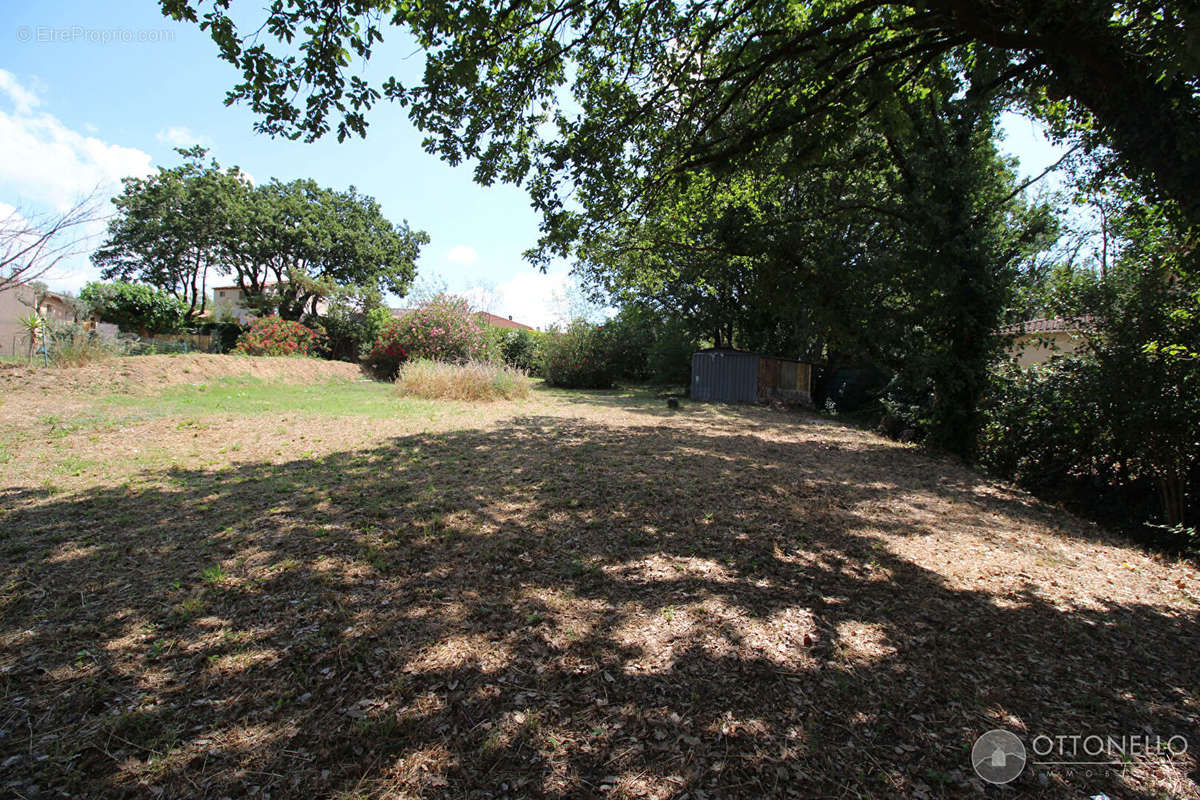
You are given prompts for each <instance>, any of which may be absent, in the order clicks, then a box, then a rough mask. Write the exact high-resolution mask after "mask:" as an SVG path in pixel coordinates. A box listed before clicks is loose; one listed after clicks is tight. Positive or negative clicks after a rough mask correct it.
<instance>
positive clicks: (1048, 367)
mask: <svg viewBox="0 0 1200 800" xmlns="http://www.w3.org/2000/svg"><path fill="white" fill-rule="evenodd" d="M1088 369H1089V365H1088V364H1087V363H1086V362H1084V361H1083V360H1081V359H1076V358H1056V359H1053V360H1051V361H1050V362H1048V363H1046V364H1042V365H1040V366H1039V367H1038V368H1037V369H1028V370H1023V369H1019V368H1017V367H1015V366H1013V365H1011V364H1004V365H1001V366H1000V367H999V368H998V369H996V370H994V371H993V372H992V374H991V376H990V377H991V380H990V385H989V390H988V393H987V395H986V396H985V399H984V402H983V404H982V407H981V409H980V410H981V412H982V413H981V415H982V425H981V427H980V431H979V437H978V458H979V462H980V464H981V465H983V466H984V467H986V468H987V469H988V470H989V471H991V472H993V473H995V474H997V475H1002V476H1004V477H1006V478H1011V479H1012V480H1014V481H1016V482H1017V483H1019V484H1021V485H1022V486H1023V487H1025V488H1027V489H1031V490H1034V491H1041V492H1050V493H1052V490H1054V489H1056V488H1061V487H1062V486H1063V485H1064V484H1065V483H1067V482H1069V481H1071V480H1072V479H1075V478H1085V477H1090V473H1091V472H1093V471H1094V470H1096V469H1098V468H1101V466H1102V465H1101V463H1100V459H1098V458H1097V456H1098V444H1099V443H1098V441H1097V434H1098V431H1096V430H1094V423H1095V416H1094V415H1093V414H1090V413H1088V409H1087V407H1086V406H1087V399H1086V384H1087V381H1086V380H1085V373H1086V371H1087V370H1088ZM1104 477H1105V478H1108V479H1110V480H1111V479H1112V477H1113V476H1111V475H1105V476H1104Z"/></svg>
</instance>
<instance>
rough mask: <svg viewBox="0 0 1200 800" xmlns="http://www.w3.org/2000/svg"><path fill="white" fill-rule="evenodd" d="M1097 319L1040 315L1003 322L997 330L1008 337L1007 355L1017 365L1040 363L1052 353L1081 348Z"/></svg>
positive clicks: (1068, 351) (1056, 354) (1072, 351)
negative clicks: (1015, 321)
mask: <svg viewBox="0 0 1200 800" xmlns="http://www.w3.org/2000/svg"><path fill="white" fill-rule="evenodd" d="M1098 323H1099V320H1098V319H1097V318H1096V317H1093V316H1090V315H1084V316H1080V317H1042V318H1039V319H1031V320H1026V321H1025V322H1017V323H1015V324H1012V325H1005V326H1004V327H1002V328H1001V329H1000V330H999V331H998V332H999V333H1000V335H1001V336H1006V337H1009V343H1008V353H1009V357H1010V358H1011V359H1012V360H1013V361H1016V362H1017V365H1018V366H1020V367H1032V366H1035V365H1037V364H1044V363H1045V362H1047V361H1049V360H1050V359H1051V358H1053V357H1054V356H1060V355H1070V354H1071V353H1074V352H1076V351H1077V350H1079V348H1081V347H1082V346H1083V345H1084V344H1085V342H1086V341H1087V337H1088V335H1089V334H1090V333H1092V332H1093V331H1095V330H1096V328H1097V327H1098Z"/></svg>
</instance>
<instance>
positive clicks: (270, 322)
mask: <svg viewBox="0 0 1200 800" xmlns="http://www.w3.org/2000/svg"><path fill="white" fill-rule="evenodd" d="M324 346H325V336H324V334H322V333H321V332H319V331H315V330H313V329H312V328H310V327H308V326H307V325H301V324H300V323H299V322H293V321H292V320H287V319H282V318H280V317H276V316H271V317H259V318H258V319H256V320H254V322H253V323H251V325H250V328H249V329H248V330H247V331H246V332H245V333H243V334H242V335H241V336H239V337H238V342H237V347H235V348H233V352H234V353H237V354H239V355H245V356H318V355H320V353H321V349H322V348H323V347H324Z"/></svg>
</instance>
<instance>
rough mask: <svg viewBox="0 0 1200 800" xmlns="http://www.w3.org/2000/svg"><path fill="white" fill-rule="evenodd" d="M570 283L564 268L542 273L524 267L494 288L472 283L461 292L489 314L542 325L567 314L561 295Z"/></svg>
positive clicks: (551, 323)
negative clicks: (510, 278)
mask: <svg viewBox="0 0 1200 800" xmlns="http://www.w3.org/2000/svg"><path fill="white" fill-rule="evenodd" d="M571 285H572V283H571V276H570V275H569V274H568V273H567V271H566V270H565V269H564V270H561V271H551V272H547V273H544V274H543V273H541V272H538V271H537V270H535V269H533V268H531V267H525V268H524V271H522V272H519V273H518V274H517V275H516V276H515V277H514V278H513V279H512V280H509V281H505V282H504V283H501V284H498V285H496V286H494V287H483V286H473V287H471V288H470V289H468V290H466V291H465V292H463V293H462V294H463V295H464V296H465V297H467V299H469V300H470V301H471V302H472V303H473V304H474V305H476V306H477V307H479V306H482V307H484V310H486V311H490V312H492V313H493V314H496V315H498V316H501V317H510V316H511V317H512V318H513V319H514V320H515V321H517V322H523V323H525V324H526V325H532V326H533V327H535V328H546V327H548V326H550V325H553V324H555V323H558V322H562V321H563V319H564V318H565V316H567V311H566V309H565V308H564V307H563V298H564V297H565V296H566V295H567V294H568V291H569V289H570V287H571Z"/></svg>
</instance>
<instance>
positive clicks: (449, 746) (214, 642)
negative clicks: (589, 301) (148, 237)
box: [0, 357, 1200, 800]
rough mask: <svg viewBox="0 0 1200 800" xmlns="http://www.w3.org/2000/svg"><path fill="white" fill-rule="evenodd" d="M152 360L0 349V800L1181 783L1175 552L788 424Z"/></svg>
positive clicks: (1040, 791)
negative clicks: (102, 362)
mask: <svg viewBox="0 0 1200 800" xmlns="http://www.w3.org/2000/svg"><path fill="white" fill-rule="evenodd" d="M189 358H192V359H193V360H192V361H189V360H186V359H180V360H173V359H170V358H166V357H159V358H158V359H157V360H151V361H138V360H136V359H132V358H130V359H123V360H121V361H120V362H119V363H120V365H121V368H122V369H125V370H128V371H129V374H127V375H124V376H117V377H114V376H113V375H112V374H111V373H107V372H103V371H98V372H97V374H96V375H93V376H88V375H84V374H82V373H76V372H71V371H55V370H44V371H36V372H32V373H31V372H29V371H28V370H23V369H12V370H0V392H3V394H2V395H0V397H2V402H0V462H3V463H0V468H2V469H3V475H4V481H3V484H2V485H0V795H4V796H12V797H25V798H33V797H60V796H64V797H106V798H107V797H147V798H175V797H206V798H207V797H211V798H221V797H255V798H285V797H286V798H312V797H338V798H352V797H353V798H357V797H363V798H433V797H437V798H442V797H444V798H521V797H554V798H568V797H569V798H586V797H596V798H683V797H688V798H697V800H699V799H700V798H708V799H709V800H716V799H717V798H758V797H796V798H816V797H889V798H892V797H897V798H898V797H906V798H910V797H911V798H931V797H985V796H987V797H1046V798H1080V797H1088V796H1092V795H1096V794H1100V793H1105V794H1107V795H1108V796H1109V797H1111V798H1113V800H1122V799H1128V798H1189V797H1200V789H1198V786H1200V767H1198V761H1197V757H1198V756H1197V754H1198V753H1200V696H1198V695H1200V657H1198V656H1200V629H1198V627H1197V622H1198V620H1197V616H1198V613H1200V575H1198V573H1197V570H1196V568H1195V567H1194V566H1193V565H1191V564H1189V563H1187V562H1177V561H1171V560H1168V559H1165V558H1162V557H1159V556H1154V555H1149V554H1146V553H1144V552H1142V551H1140V550H1139V549H1137V548H1136V547H1134V546H1132V545H1130V544H1128V543H1127V542H1125V541H1123V540H1120V539H1118V538H1115V537H1113V536H1111V535H1109V534H1107V533H1105V532H1104V531H1102V530H1100V529H1098V528H1097V527H1095V526H1093V525H1089V524H1087V523H1084V522H1081V521H1079V520H1077V519H1075V518H1073V517H1071V516H1069V515H1067V514H1065V513H1063V512H1062V511H1060V510H1058V509H1055V508H1052V507H1048V506H1046V505H1043V504H1040V503H1038V502H1037V501H1034V500H1032V499H1031V498H1029V497H1028V496H1026V495H1024V494H1023V493H1021V492H1018V491H1015V490H1012V489H1011V488H1008V487H1005V486H1002V485H998V484H996V483H994V482H991V481H988V480H986V479H984V478H982V477H980V476H979V475H977V474H976V473H973V472H971V471H969V470H967V469H964V468H962V467H960V466H957V465H956V464H954V463H952V462H950V461H948V460H945V459H941V458H938V457H933V456H930V455H928V454H925V453H923V452H922V451H920V450H919V449H916V448H914V447H911V446H905V445H899V444H896V443H893V442H890V441H887V440H884V439H881V438H878V437H876V436H874V435H872V434H869V433H866V432H863V431H860V430H856V429H854V428H850V427H846V426H843V425H840V424H837V423H836V422H832V421H830V420H828V419H823V418H820V417H816V416H811V415H806V414H797V413H783V412H776V411H770V410H767V409H758V408H733V407H720V406H699V405H692V404H688V403H684V407H683V408H682V409H681V410H679V411H669V410H668V409H667V408H666V406H665V403H664V401H662V400H660V399H657V398H655V397H654V396H653V395H651V394H649V393H644V392H607V393H603V392H602V393H583V392H575V393H565V392H552V391H548V390H545V389H535V391H534V393H533V397H532V399H530V400H527V401H522V402H496V403H489V404H482V405H472V404H468V403H451V402H435V401H423V400H413V399H405V398H403V397H401V396H399V395H398V394H397V393H396V392H395V391H393V389H392V387H390V386H386V385H381V384H376V383H371V382H363V381H362V380H361V378H360V377H359V376H357V374H355V373H353V371H352V369H350V368H346V367H344V365H331V366H329V367H321V368H320V369H328V370H334V371H335V372H329V373H328V374H326V373H321V372H319V371H314V370H317V369H318V368H317V367H316V366H314V365H313V362H300V361H295V360H290V361H286V360H275V359H258V360H256V363H255V365H254V370H255V373H254V374H255V375H257V377H237V375H236V374H235V373H237V372H238V369H239V368H236V367H232V366H228V365H229V364H231V363H233V362H234V361H239V360H238V359H231V360H230V361H227V362H209V361H208V360H207V359H205V358H203V357H189ZM197 358H198V359H199V360H198V361H196V360H194V359H197ZM138 365H141V366H138ZM109 369H111V367H109ZM336 370H343V371H342V372H336ZM143 373H144V374H143ZM997 727H999V728H1006V729H1009V730H1012V731H1014V732H1016V733H1018V734H1019V735H1020V736H1021V737H1022V738H1023V739H1025V741H1026V742H1030V741H1033V740H1034V738H1035V737H1038V736H1052V737H1053V736H1071V735H1084V736H1086V735H1100V736H1126V737H1127V736H1143V737H1148V736H1151V735H1153V736H1158V737H1162V740H1163V741H1166V740H1168V739H1169V738H1170V737H1172V736H1174V737H1183V739H1184V740H1186V741H1187V742H1188V743H1189V744H1190V752H1175V753H1154V754H1149V755H1137V754H1135V755H1132V756H1126V757H1125V758H1124V759H1117V760H1118V761H1123V763H1118V764H1114V765H1105V766H1095V767H1090V768H1080V767H1069V766H1061V765H1048V764H1031V765H1030V766H1028V767H1027V768H1026V770H1025V772H1024V773H1023V774H1022V775H1021V777H1019V778H1018V779H1017V780H1016V781H1015V782H1014V783H1013V784H1011V785H1009V786H1008V787H1006V788H998V787H992V786H989V785H985V784H983V783H982V782H981V781H980V780H979V779H978V778H977V777H975V775H974V774H973V772H972V769H971V764H970V756H969V751H970V748H971V745H972V743H973V742H974V740H975V738H976V737H977V736H978V735H979V734H981V733H983V732H984V731H987V730H989V729H991V728H997ZM1174 741H1175V742H1179V741H1180V739H1179V738H1176V739H1175V740H1174ZM1177 749H1179V748H1177ZM1031 755H1032V754H1031ZM1034 757H1035V758H1036V756H1034ZM1046 760H1052V759H1046Z"/></svg>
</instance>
